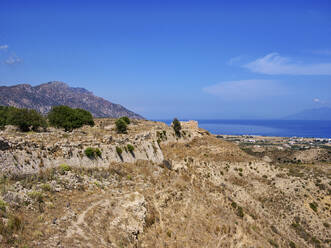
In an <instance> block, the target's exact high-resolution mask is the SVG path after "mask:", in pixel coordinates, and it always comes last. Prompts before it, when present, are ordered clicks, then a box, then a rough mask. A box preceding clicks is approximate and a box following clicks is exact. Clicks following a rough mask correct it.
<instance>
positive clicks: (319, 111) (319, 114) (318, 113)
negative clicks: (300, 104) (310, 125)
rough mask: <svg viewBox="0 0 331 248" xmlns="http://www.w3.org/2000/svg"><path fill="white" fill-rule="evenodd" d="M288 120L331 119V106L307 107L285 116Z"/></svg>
mask: <svg viewBox="0 0 331 248" xmlns="http://www.w3.org/2000/svg"><path fill="white" fill-rule="evenodd" d="M284 119H286V120H331V108H327V107H323V108H316V109H307V110H304V111H302V112H299V113H297V114H293V115H290V116H287V117H285V118H284Z"/></svg>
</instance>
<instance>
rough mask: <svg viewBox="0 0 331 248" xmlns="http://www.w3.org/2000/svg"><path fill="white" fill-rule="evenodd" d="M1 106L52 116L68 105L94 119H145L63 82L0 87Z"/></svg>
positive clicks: (85, 90) (83, 89) (89, 92)
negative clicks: (52, 112)
mask: <svg viewBox="0 0 331 248" xmlns="http://www.w3.org/2000/svg"><path fill="white" fill-rule="evenodd" d="M0 105H5V106H13V107H18V108H31V109H35V110H37V111H39V112H40V113H42V114H46V113H47V112H49V111H50V109H51V108H52V106H56V105H68V106H69V107H72V108H82V109H85V110H88V111H90V112H91V113H92V115H93V116H94V117H113V118H118V117H121V116H128V117H129V118H134V119H143V117H142V116H140V115H139V114H136V113H134V112H133V111H130V110H128V109H126V108H125V107H123V106H122V105H120V104H116V103H112V102H110V101H108V100H106V99H104V98H101V97H98V96H95V95H94V94H93V93H92V92H91V91H88V90H87V89H85V88H80V87H70V86H69V85H68V84H66V83H64V82H61V81H51V82H48V83H44V84H40V85H37V86H32V85H30V84H17V85H12V86H0Z"/></svg>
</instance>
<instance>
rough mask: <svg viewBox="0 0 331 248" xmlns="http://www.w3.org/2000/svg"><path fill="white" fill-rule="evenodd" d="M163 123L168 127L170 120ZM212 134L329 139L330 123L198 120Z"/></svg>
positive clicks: (330, 135) (330, 134)
mask: <svg viewBox="0 0 331 248" xmlns="http://www.w3.org/2000/svg"><path fill="white" fill-rule="evenodd" d="M163 122H165V123H167V124H168V125H169V124H170V123H171V120H166V121H164V120H163ZM198 122H199V127H201V128H203V129H206V130H208V131H209V132H211V133H212V134H232V135H244V134H248V135H262V136H280V137H293V136H296V137H318V138H331V121H297V120H291V121H289V120H198Z"/></svg>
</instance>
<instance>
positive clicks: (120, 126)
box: [115, 118, 128, 133]
mask: <svg viewBox="0 0 331 248" xmlns="http://www.w3.org/2000/svg"><path fill="white" fill-rule="evenodd" d="M115 125H116V130H117V132H118V133H127V129H128V128H127V124H126V122H125V121H124V120H123V119H122V118H119V119H117V120H116V121H115Z"/></svg>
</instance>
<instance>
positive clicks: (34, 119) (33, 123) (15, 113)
mask: <svg viewBox="0 0 331 248" xmlns="http://www.w3.org/2000/svg"><path fill="white" fill-rule="evenodd" d="M6 124H9V125H15V126H17V127H18V128H19V129H20V130H21V131H23V132H27V131H29V130H30V129H32V130H33V131H37V130H38V128H39V127H43V128H46V127H47V122H46V120H45V118H44V117H43V116H42V115H41V114H40V113H38V112H37V111H36V110H34V109H18V108H10V109H9V112H8V116H7V123H6Z"/></svg>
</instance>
